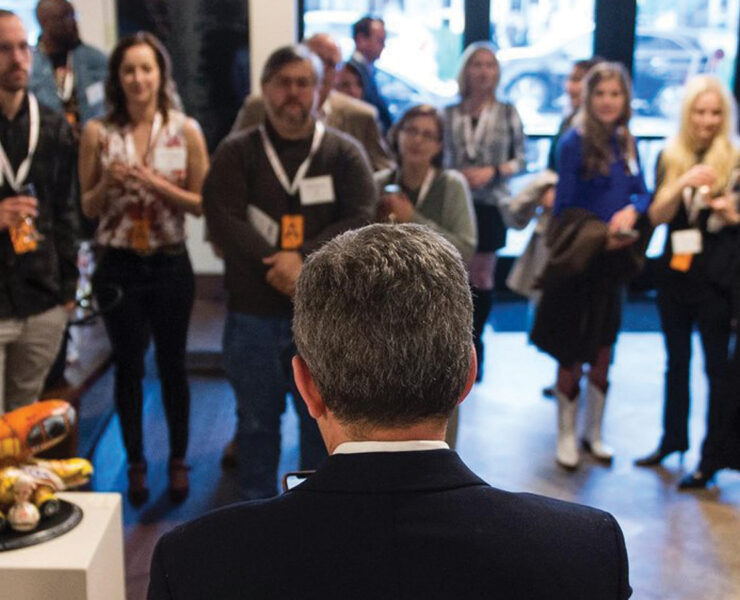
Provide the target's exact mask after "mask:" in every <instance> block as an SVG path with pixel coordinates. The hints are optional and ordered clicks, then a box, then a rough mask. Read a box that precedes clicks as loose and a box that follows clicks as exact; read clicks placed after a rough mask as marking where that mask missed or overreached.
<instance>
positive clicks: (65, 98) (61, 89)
mask: <svg viewBox="0 0 740 600" xmlns="http://www.w3.org/2000/svg"><path fill="white" fill-rule="evenodd" d="M74 85H75V74H74V71H72V53H71V52H68V53H67V66H66V67H65V72H64V78H63V79H62V85H61V86H59V85H57V95H58V96H59V98H60V100H61V101H62V102H64V103H65V104H66V103H67V102H69V99H70V98H71V97H72V90H73V89H74Z"/></svg>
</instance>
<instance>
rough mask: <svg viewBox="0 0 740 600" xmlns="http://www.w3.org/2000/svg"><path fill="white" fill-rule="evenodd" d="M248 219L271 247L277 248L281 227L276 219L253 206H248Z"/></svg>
mask: <svg viewBox="0 0 740 600" xmlns="http://www.w3.org/2000/svg"><path fill="white" fill-rule="evenodd" d="M247 219H248V220H249V222H250V223H251V224H252V226H253V227H254V228H255V229H256V230H257V233H259V234H260V235H261V236H262V237H263V238H265V241H266V242H267V243H268V244H270V246H273V247H275V246H277V242H278V235H280V226H279V225H278V224H277V221H275V219H272V218H270V217H269V216H268V215H267V214H266V213H265V212H264V211H262V210H260V209H259V208H257V207H256V206H254V205H253V204H250V205H248V206H247Z"/></svg>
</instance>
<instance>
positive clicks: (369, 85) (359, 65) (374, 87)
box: [348, 57, 393, 132]
mask: <svg viewBox="0 0 740 600" xmlns="http://www.w3.org/2000/svg"><path fill="white" fill-rule="evenodd" d="M348 62H349V63H350V64H351V65H352V66H353V67H354V68H355V69H356V70H357V72H358V73H359V74H360V79H361V80H362V99H363V100H364V101H365V102H369V103H370V104H372V105H373V106H374V107H375V108H377V109H378V118H379V119H380V124H381V125H382V126H383V131H384V132H387V131H388V129H390V127H391V125H392V124H393V117H392V116H391V113H390V111H389V110H388V104H387V103H386V101H385V98H383V96H381V95H380V90H379V89H378V84H377V82H376V81H375V77H374V76H373V73H372V71H371V70H370V67H368V65H367V63H365V62H362V61H359V60H357V59H356V58H354V57H352V58H351V59H350V60H349V61H348Z"/></svg>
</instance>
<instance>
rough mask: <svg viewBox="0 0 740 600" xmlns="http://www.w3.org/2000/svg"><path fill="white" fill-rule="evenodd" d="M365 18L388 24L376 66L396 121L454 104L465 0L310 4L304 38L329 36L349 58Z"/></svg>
mask: <svg viewBox="0 0 740 600" xmlns="http://www.w3.org/2000/svg"><path fill="white" fill-rule="evenodd" d="M366 14H373V15H376V16H379V17H381V18H382V19H383V20H384V21H385V27H386V35H387V39H386V46H385V50H384V51H383V54H382V55H381V57H380V59H379V60H378V61H377V63H376V65H375V66H376V68H377V74H376V77H377V81H378V85H379V86H380V92H381V94H383V96H384V97H385V98H386V100H387V101H388V106H389V109H390V111H391V114H392V115H393V118H394V119H396V118H398V116H399V115H400V114H401V113H402V112H403V111H404V110H405V109H406V108H408V107H409V106H411V105H413V104H418V103H420V102H429V103H431V104H434V105H436V106H439V107H442V106H444V105H445V104H448V103H450V102H452V101H453V99H454V97H455V94H456V93H457V84H456V83H455V74H456V70H457V63H458V60H459V58H460V54H461V51H462V39H463V27H464V17H463V0H376V1H372V0H306V2H305V12H304V15H303V23H304V36H305V37H310V36H311V35H313V34H315V33H328V34H329V35H331V36H332V37H333V38H334V39H335V40H336V42H337V43H338V44H339V46H340V48H341V49H342V55H343V57H344V59H348V58H349V57H350V56H351V54H352V51H353V49H354V42H353V41H352V24H353V23H354V22H355V21H357V20H358V19H360V18H361V17H363V16H365V15H366Z"/></svg>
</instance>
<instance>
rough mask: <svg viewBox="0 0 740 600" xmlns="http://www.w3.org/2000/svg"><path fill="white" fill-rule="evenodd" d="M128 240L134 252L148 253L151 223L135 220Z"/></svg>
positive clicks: (144, 220)
mask: <svg viewBox="0 0 740 600" xmlns="http://www.w3.org/2000/svg"><path fill="white" fill-rule="evenodd" d="M128 238H129V242H130V243H131V248H132V249H133V250H136V251H137V252H147V251H148V250H149V221H147V220H146V219H133V221H132V223H131V230H130V231H129V235H128Z"/></svg>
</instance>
